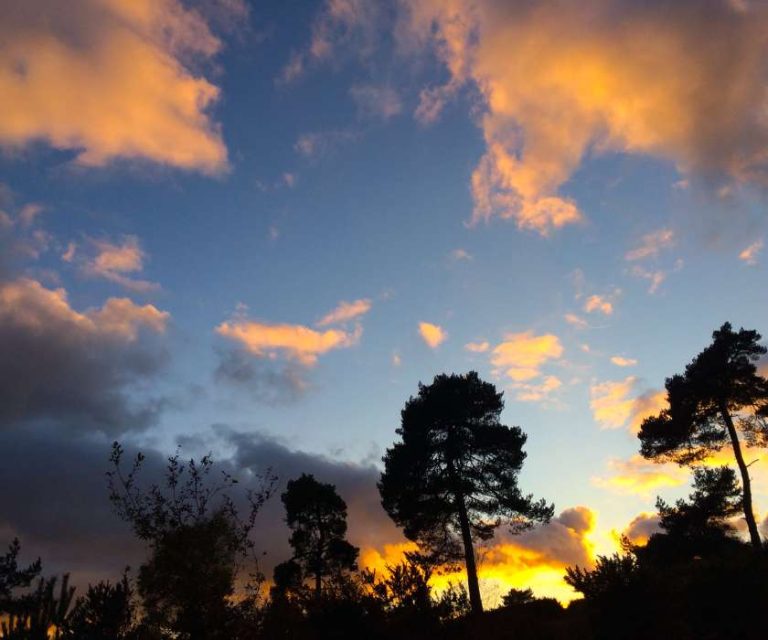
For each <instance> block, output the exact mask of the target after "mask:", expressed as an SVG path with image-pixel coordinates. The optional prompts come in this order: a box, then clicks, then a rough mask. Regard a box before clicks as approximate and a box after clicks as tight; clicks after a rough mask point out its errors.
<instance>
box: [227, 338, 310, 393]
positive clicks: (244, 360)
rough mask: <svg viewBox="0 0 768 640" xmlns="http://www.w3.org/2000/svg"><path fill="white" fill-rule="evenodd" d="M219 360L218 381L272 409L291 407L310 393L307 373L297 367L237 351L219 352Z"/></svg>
mask: <svg viewBox="0 0 768 640" xmlns="http://www.w3.org/2000/svg"><path fill="white" fill-rule="evenodd" d="M217 356H218V360H219V363H218V365H217V367H216V370H215V371H214V377H215V379H216V380H218V381H219V382H227V383H229V384H231V385H234V386H236V387H240V388H242V389H243V390H245V391H246V392H247V393H248V397H249V398H252V399H255V400H257V401H258V402H261V403H264V404H267V405H270V406H280V405H286V404H292V403H294V402H296V401H297V400H299V399H300V398H302V397H303V396H304V394H305V393H306V392H307V391H308V390H309V387H310V385H309V383H308V382H307V381H306V380H305V379H304V375H303V374H304V372H303V371H302V370H301V369H300V368H299V367H297V366H296V365H295V364H293V365H292V364H291V363H288V364H286V365H281V364H279V363H276V362H272V361H270V360H265V359H260V358H252V357H249V354H247V353H243V352H242V351H241V350H238V349H218V350H217Z"/></svg>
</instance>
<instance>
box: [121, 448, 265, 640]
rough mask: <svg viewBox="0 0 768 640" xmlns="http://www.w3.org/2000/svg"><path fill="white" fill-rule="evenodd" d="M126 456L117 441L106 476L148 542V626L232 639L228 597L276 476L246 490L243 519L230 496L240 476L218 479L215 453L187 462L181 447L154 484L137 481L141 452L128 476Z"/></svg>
mask: <svg viewBox="0 0 768 640" xmlns="http://www.w3.org/2000/svg"><path fill="white" fill-rule="evenodd" d="M122 456H123V450H122V448H121V447H120V445H119V444H117V443H115V444H114V445H113V449H112V456H111V462H112V465H113V470H112V471H110V472H109V473H108V474H107V475H108V480H109V489H110V500H111V501H112V504H113V505H114V507H115V510H116V511H117V513H118V515H119V516H120V517H122V518H123V519H124V520H125V521H127V522H129V523H130V524H131V525H132V526H133V529H134V532H135V533H136V535H137V536H138V537H139V538H140V539H141V540H144V541H146V542H147V543H148V544H149V547H150V558H149V560H148V561H147V562H146V563H145V564H143V565H142V566H141V567H140V568H139V576H138V591H139V594H140V595H141V598H142V604H143V608H144V613H145V623H146V624H145V626H148V627H149V628H150V629H153V630H154V629H158V630H163V629H165V630H170V631H171V632H172V635H173V637H175V638H182V639H184V640H211V639H213V638H230V637H231V633H230V631H229V629H228V626H229V624H230V623H233V621H234V619H235V617H236V614H237V610H236V608H235V607H234V606H233V605H232V603H231V602H230V598H231V596H232V594H233V591H234V585H235V578H236V576H237V573H238V568H239V564H238V563H239V561H241V560H242V559H244V558H245V557H246V556H247V554H248V552H249V551H251V550H252V549H253V546H254V543H253V540H252V539H251V538H250V534H251V531H252V530H253V528H254V526H255V520H256V515H257V514H258V512H259V511H260V509H261V507H262V506H263V504H264V502H265V501H266V500H267V499H268V498H269V497H270V495H271V493H272V491H273V487H274V482H275V478H274V477H272V476H271V475H270V474H269V473H267V474H266V475H265V476H261V477H260V478H259V480H260V482H261V484H260V486H259V487H258V488H257V489H256V490H252V491H251V490H249V491H247V492H246V494H245V498H246V500H247V503H248V509H247V512H246V515H245V517H244V518H241V517H240V514H239V511H238V508H237V506H236V505H235V502H234V499H233V498H232V496H231V495H230V490H231V489H232V488H233V487H234V486H235V485H236V484H237V480H236V479H234V478H232V477H231V476H230V475H228V474H227V473H223V476H222V478H223V479H222V480H221V482H219V483H212V482H211V481H210V480H209V475H210V472H211V470H212V468H213V461H212V460H211V458H210V457H209V456H206V457H204V458H202V459H201V460H200V462H195V461H194V460H190V461H189V463H186V464H185V463H183V462H181V461H180V459H179V455H178V453H177V454H176V455H174V456H171V457H170V458H168V466H167V469H166V473H165V477H164V479H163V485H158V484H153V485H151V486H150V487H149V488H148V489H144V488H142V487H141V486H140V485H139V483H138V474H139V472H140V471H141V468H142V464H143V461H144V458H143V456H142V455H141V454H138V455H137V457H136V459H135V461H134V463H133V466H132V468H131V469H130V471H129V472H128V473H127V474H125V473H123V471H122V467H121V459H122Z"/></svg>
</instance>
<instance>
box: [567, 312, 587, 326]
mask: <svg viewBox="0 0 768 640" xmlns="http://www.w3.org/2000/svg"><path fill="white" fill-rule="evenodd" d="M563 318H564V319H565V321H566V322H567V323H568V324H570V325H572V326H574V327H576V328H577V329H587V328H589V323H588V322H587V321H586V320H584V318H582V317H580V316H577V315H576V314H575V313H566V314H565V315H564V316H563Z"/></svg>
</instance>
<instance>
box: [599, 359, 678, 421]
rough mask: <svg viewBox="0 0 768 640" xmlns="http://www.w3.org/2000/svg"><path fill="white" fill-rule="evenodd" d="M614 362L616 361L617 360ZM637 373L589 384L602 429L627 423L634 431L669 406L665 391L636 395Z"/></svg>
mask: <svg viewBox="0 0 768 640" xmlns="http://www.w3.org/2000/svg"><path fill="white" fill-rule="evenodd" d="M614 364H615V363H614ZM637 382H638V380H637V377H635V376H629V377H627V378H625V379H624V380H618V381H607V382H600V383H596V384H593V385H592V386H590V388H589V394H590V403H589V406H590V408H591V409H592V415H593V416H594V418H595V421H596V422H597V423H598V424H599V425H600V427H601V428H603V429H619V428H621V427H624V426H628V427H629V429H630V430H631V431H632V433H637V432H638V431H639V430H640V425H641V424H642V423H643V420H645V419H646V418H648V417H650V416H652V415H656V414H657V413H659V412H660V411H661V410H662V409H664V408H665V407H666V406H667V396H666V393H665V392H664V391H646V392H644V393H642V394H639V395H634V394H635V391H636V388H637Z"/></svg>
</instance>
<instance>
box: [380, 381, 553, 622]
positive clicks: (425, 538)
mask: <svg viewBox="0 0 768 640" xmlns="http://www.w3.org/2000/svg"><path fill="white" fill-rule="evenodd" d="M503 407H504V402H503V400H502V393H500V392H498V391H496V387H494V386H493V385H492V384H490V383H488V382H484V381H482V380H481V379H480V378H479V377H478V375H477V373H475V372H474V371H472V372H470V373H468V374H466V375H445V374H442V375H438V376H437V377H435V379H434V381H433V382H432V384H430V385H424V384H419V393H418V395H417V396H415V397H412V398H410V399H409V400H408V402H406V404H405V408H404V409H403V411H402V414H401V426H400V428H399V429H398V430H397V434H398V435H400V436H401V438H402V441H401V442H397V443H395V445H394V446H393V447H392V448H391V449H388V450H387V452H386V455H385V456H384V458H383V460H384V472H383V473H382V475H381V480H380V482H379V492H380V494H381V500H382V505H383V507H384V509H385V510H386V511H387V513H388V514H389V515H390V517H391V518H392V519H393V520H394V521H395V523H396V524H398V525H399V526H401V527H403V529H404V532H405V535H406V537H407V538H408V539H410V540H413V541H416V542H417V543H418V544H419V545H420V547H421V548H422V549H424V550H426V552H427V553H428V554H430V555H431V556H432V559H433V560H434V561H435V562H438V563H446V562H448V563H450V562H455V561H458V560H460V559H461V558H462V557H463V559H464V564H465V566H466V570H467V584H468V587H469V597H470V602H471V604H472V611H473V612H474V613H479V612H482V609H483V605H482V599H481V597H480V587H479V583H478V580H477V566H476V561H475V549H474V543H475V541H476V540H488V539H490V538H492V537H493V534H494V531H495V530H496V528H497V527H498V526H499V525H501V524H502V522H506V523H507V524H508V525H509V527H510V530H511V531H512V532H513V533H518V532H520V531H523V530H525V529H528V528H530V527H531V526H533V524H534V523H536V522H546V521H548V520H549V519H550V518H551V517H552V514H553V511H554V507H553V506H552V505H547V503H546V502H545V501H544V500H539V501H534V500H533V498H532V497H531V496H530V495H523V494H522V493H521V491H520V489H519V487H518V485H517V475H518V473H519V472H520V469H521V468H522V466H523V462H524V460H525V456H526V454H525V453H524V452H523V445H524V444H525V442H526V435H525V434H524V433H523V432H522V431H521V429H520V428H519V427H508V426H505V425H503V424H502V423H501V422H500V415H501V411H502V409H503Z"/></svg>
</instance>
